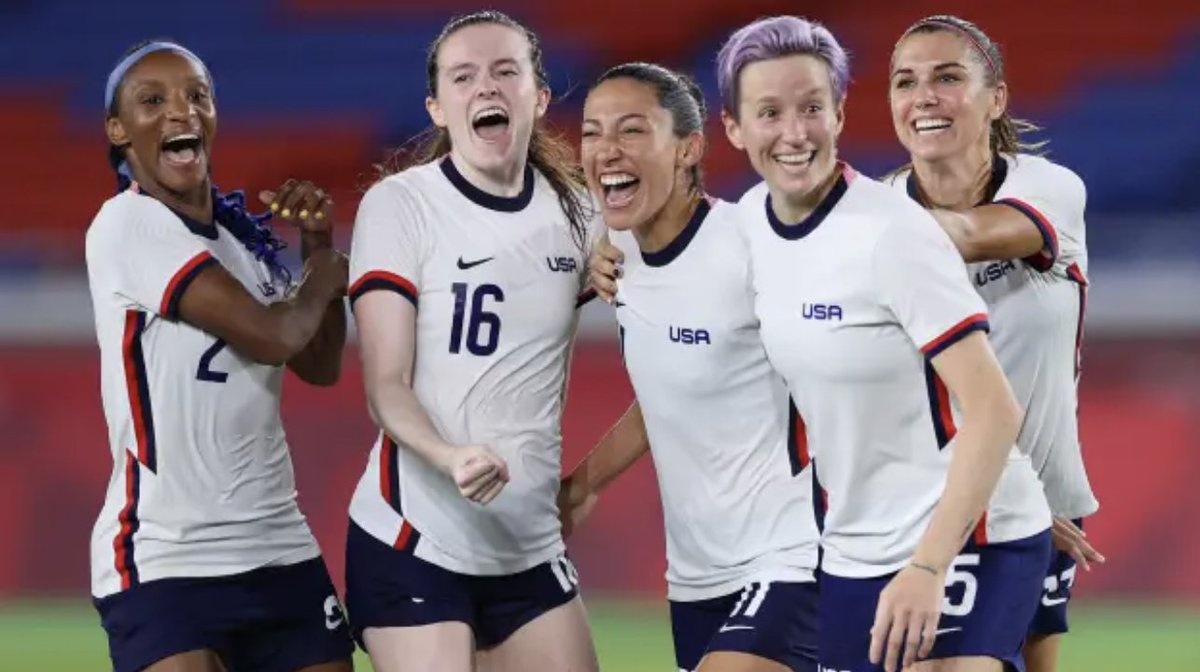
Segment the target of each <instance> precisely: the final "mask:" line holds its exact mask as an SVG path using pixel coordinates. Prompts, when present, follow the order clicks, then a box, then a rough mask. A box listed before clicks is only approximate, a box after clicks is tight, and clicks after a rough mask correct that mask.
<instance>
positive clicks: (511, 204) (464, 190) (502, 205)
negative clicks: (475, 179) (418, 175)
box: [438, 155, 534, 212]
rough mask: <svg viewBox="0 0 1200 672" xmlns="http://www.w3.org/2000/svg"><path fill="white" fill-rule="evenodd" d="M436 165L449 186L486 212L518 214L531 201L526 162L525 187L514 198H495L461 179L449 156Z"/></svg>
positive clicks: (531, 185)
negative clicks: (448, 181) (486, 210)
mask: <svg viewBox="0 0 1200 672" xmlns="http://www.w3.org/2000/svg"><path fill="white" fill-rule="evenodd" d="M438 165H439V166H440V167H441V169H442V174H443V175H445V176H446V179H447V180H450V184H453V185H454V188H455V189H458V192H459V193H460V194H462V195H463V196H466V197H467V199H468V200H470V201H471V202H473V203H475V204H476V205H479V206H482V207H484V208H487V209H488V210H495V211H497V212H520V211H522V210H524V209H525V206H527V205H529V202H530V201H531V200H533V182H534V178H533V167H532V166H530V165H529V163H528V162H526V164H525V185H524V186H523V187H521V193H520V194H517V195H516V196H495V195H493V194H489V193H487V192H486V191H484V190H482V189H480V188H479V187H477V186H475V185H473V184H471V182H470V181H469V180H467V178H465V177H463V174H462V173H460V172H458V168H456V167H454V162H453V161H451V160H450V156H449V155H447V156H446V157H445V158H444V159H442V160H441V161H440V162H439V164H438Z"/></svg>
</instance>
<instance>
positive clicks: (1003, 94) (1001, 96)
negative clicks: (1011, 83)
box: [988, 82, 1008, 121]
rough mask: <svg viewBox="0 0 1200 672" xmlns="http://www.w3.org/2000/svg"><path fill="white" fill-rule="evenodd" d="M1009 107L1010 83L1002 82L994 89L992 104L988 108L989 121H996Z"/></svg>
mask: <svg viewBox="0 0 1200 672" xmlns="http://www.w3.org/2000/svg"><path fill="white" fill-rule="evenodd" d="M1007 109H1008V84H1005V83H1004V82H1000V83H999V84H997V85H996V88H995V89H993V90H992V104H991V106H990V109H988V121H995V120H997V119H999V118H1000V117H1001V116H1003V115H1004V111H1005V110H1007Z"/></svg>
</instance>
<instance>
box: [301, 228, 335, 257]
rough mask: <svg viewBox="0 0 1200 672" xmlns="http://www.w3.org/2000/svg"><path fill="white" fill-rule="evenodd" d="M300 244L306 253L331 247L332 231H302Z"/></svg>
mask: <svg viewBox="0 0 1200 672" xmlns="http://www.w3.org/2000/svg"><path fill="white" fill-rule="evenodd" d="M300 245H301V249H302V250H303V251H305V252H308V253H311V252H314V251H316V250H320V249H324V248H329V247H333V231H328V230H327V231H302V232H301V233H300Z"/></svg>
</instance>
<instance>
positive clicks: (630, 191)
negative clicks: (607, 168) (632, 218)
mask: <svg viewBox="0 0 1200 672" xmlns="http://www.w3.org/2000/svg"><path fill="white" fill-rule="evenodd" d="M641 183H642V181H641V180H639V179H638V178H637V177H636V176H634V175H631V174H630V173H605V174H604V175H601V176H600V187H601V188H602V189H603V190H604V204H605V205H607V206H608V207H610V208H621V207H624V206H626V205H629V203H630V202H631V201H633V197H634V196H635V195H636V194H637V190H638V186H639V185H640V184H641Z"/></svg>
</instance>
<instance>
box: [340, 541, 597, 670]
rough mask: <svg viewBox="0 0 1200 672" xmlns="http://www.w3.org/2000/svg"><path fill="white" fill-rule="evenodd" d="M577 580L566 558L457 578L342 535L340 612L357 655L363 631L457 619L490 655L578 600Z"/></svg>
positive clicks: (407, 555) (402, 552)
mask: <svg viewBox="0 0 1200 672" xmlns="http://www.w3.org/2000/svg"><path fill="white" fill-rule="evenodd" d="M578 586H579V575H578V574H576V573H575V567H574V565H572V564H571V561H570V560H569V559H568V558H567V556H565V555H560V556H558V557H556V558H553V559H551V560H550V561H548V562H545V563H543V564H541V565H538V566H537V567H532V568H530V569H527V570H525V571H523V572H519V573H517V574H509V575H507V576H471V575H468V574H459V573H457V572H452V571H450V570H448V569H444V568H442V567H439V566H437V565H435V564H433V563H431V562H427V561H425V560H422V559H420V558H418V557H416V556H415V555H413V554H412V551H411V550H398V549H396V548H393V547H392V546H389V545H388V544H385V543H384V542H382V541H380V540H378V539H376V538H375V537H372V536H371V535H370V534H368V533H367V532H366V531H364V530H363V529H362V528H360V527H359V526H358V525H355V524H354V521H351V522H350V530H349V533H348V534H347V536H346V608H347V610H349V612H350V613H351V614H353V620H352V621H351V627H352V629H353V635H354V639H355V641H357V642H358V643H359V645H360V646H362V647H363V649H364V650H365V649H366V645H365V644H364V643H363V638H362V633H363V630H364V629H366V628H389V627H408V626H417V625H430V624H432V623H445V622H450V621H456V622H460V623H466V624H467V625H468V626H469V627H470V628H471V631H472V632H473V633H474V634H475V646H476V648H478V649H490V648H492V647H494V646H496V645H498V644H501V643H503V642H504V640H506V639H508V638H509V637H510V636H511V635H512V634H513V633H514V632H516V631H517V630H518V629H519V628H520V627H521V626H523V625H525V624H526V623H529V622H530V621H532V620H534V619H535V618H537V617H538V616H541V615H542V614H544V613H546V612H548V611H550V610H552V609H555V608H556V607H560V606H562V605H564V604H566V603H568V602H570V601H571V600H573V599H575V596H577V595H578V594H579V587H578Z"/></svg>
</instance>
